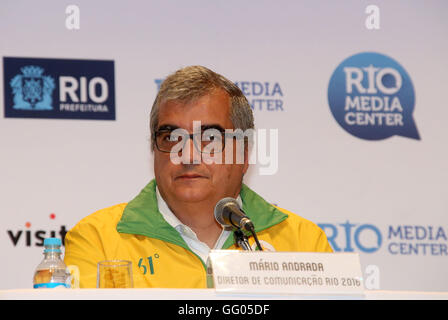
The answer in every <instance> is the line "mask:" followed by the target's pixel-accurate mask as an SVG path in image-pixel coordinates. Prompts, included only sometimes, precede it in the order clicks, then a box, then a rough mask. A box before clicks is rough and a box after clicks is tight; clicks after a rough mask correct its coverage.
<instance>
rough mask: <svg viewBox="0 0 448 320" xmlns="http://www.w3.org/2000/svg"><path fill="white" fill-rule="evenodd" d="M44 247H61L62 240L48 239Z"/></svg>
mask: <svg viewBox="0 0 448 320" xmlns="http://www.w3.org/2000/svg"><path fill="white" fill-rule="evenodd" d="M44 246H45V247H46V246H61V239H59V238H46V239H45V240H44Z"/></svg>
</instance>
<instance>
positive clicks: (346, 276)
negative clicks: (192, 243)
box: [207, 250, 364, 295]
mask: <svg viewBox="0 0 448 320" xmlns="http://www.w3.org/2000/svg"><path fill="white" fill-rule="evenodd" d="M207 286H208V287H209V288H215V289H216V291H217V292H235V293H270V294H329V295H337V294H344V295H363V294H364V286H363V283H362V272H361V264H360V262H359V255H358V254H357V253H315V252H312V253H311V252H265V251H262V252H261V251H240V250H212V251H211V252H210V255H209V259H208V262H207Z"/></svg>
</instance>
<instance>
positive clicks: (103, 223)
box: [70, 203, 127, 232]
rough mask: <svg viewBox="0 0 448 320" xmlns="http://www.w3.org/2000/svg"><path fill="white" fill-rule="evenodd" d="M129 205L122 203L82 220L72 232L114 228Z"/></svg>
mask: <svg viewBox="0 0 448 320" xmlns="http://www.w3.org/2000/svg"><path fill="white" fill-rule="evenodd" d="M126 205H127V203H120V204H117V205H114V206H111V207H107V208H104V209H101V210H98V211H95V212H94V213H92V214H90V215H88V216H86V217H85V218H83V219H81V220H80V221H79V222H78V223H77V224H76V225H75V226H74V227H73V228H72V229H71V230H70V232H76V231H82V230H86V229H106V228H109V227H114V226H116V225H117V223H118V221H120V219H121V216H122V214H123V210H124V208H125V207H126Z"/></svg>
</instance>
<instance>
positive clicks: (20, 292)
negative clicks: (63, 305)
mask: <svg viewBox="0 0 448 320" xmlns="http://www.w3.org/2000/svg"><path fill="white" fill-rule="evenodd" d="M50 299H52V300H127V299H130V300H302V299H303V300H305V299H322V300H335V299H366V300H448V292H418V291H383V290H378V291H376V290H366V291H365V295H364V296H357V297H356V296H355V297H350V296H340V295H339V296H338V295H334V296H328V295H266V294H231V293H218V292H216V291H215V290H214V289H39V290H37V289H12V290H0V300H50Z"/></svg>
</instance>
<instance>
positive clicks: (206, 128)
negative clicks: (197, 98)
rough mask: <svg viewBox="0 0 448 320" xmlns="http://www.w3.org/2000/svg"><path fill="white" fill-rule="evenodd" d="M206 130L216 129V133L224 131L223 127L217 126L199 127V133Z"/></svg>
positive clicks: (205, 125) (206, 125)
mask: <svg viewBox="0 0 448 320" xmlns="http://www.w3.org/2000/svg"><path fill="white" fill-rule="evenodd" d="M208 129H216V130H218V131H223V132H224V131H225V129H224V128H223V127H221V126H220V125H219V124H204V125H202V126H201V131H205V130H208Z"/></svg>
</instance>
